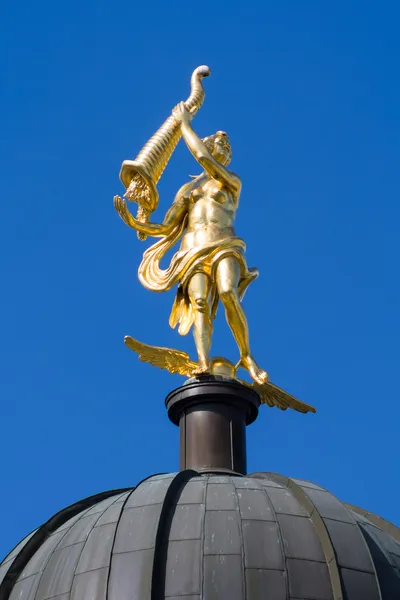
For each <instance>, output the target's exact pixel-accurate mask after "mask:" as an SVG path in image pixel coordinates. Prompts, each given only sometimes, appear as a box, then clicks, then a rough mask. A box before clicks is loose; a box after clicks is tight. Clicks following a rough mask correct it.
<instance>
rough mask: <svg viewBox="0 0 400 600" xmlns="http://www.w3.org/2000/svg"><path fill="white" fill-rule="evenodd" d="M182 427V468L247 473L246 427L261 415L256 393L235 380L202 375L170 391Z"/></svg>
mask: <svg viewBox="0 0 400 600" xmlns="http://www.w3.org/2000/svg"><path fill="white" fill-rule="evenodd" d="M165 404H166V407H167V409H168V416H169V418H170V419H171V421H172V422H173V423H175V425H179V427H180V469H181V471H182V470H184V469H193V470H195V471H201V472H203V473H204V472H221V473H235V474H241V475H245V474H246V426H247V425H249V424H250V423H252V422H253V421H254V420H255V419H256V418H257V415H258V407H259V405H260V400H259V397H258V395H257V393H256V392H255V391H254V390H252V389H250V388H249V387H247V386H245V385H242V384H240V383H238V382H236V381H234V380H230V379H224V378H222V377H216V376H203V377H199V378H198V379H196V380H189V381H188V382H187V383H186V384H184V385H183V386H182V387H180V388H178V389H176V390H174V391H172V392H171V393H170V394H168V396H167V398H166V401H165Z"/></svg>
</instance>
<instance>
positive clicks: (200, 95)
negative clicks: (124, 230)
mask: <svg viewBox="0 0 400 600" xmlns="http://www.w3.org/2000/svg"><path fill="white" fill-rule="evenodd" d="M208 75H210V69H209V68H208V67H206V66H204V65H203V66H201V67H197V69H195V70H194V71H193V74H192V77H191V80H190V85H191V93H190V96H189V98H188V99H187V100H186V102H185V105H186V108H187V109H188V110H190V112H191V113H192V114H196V112H197V111H198V110H199V108H200V107H201V105H202V104H203V102H204V97H205V94H204V88H203V84H202V82H201V80H202V79H203V77H208ZM181 135H182V134H181V127H180V124H178V123H177V122H176V121H175V119H174V117H173V116H172V115H171V116H170V117H168V119H167V120H166V121H165V122H164V124H163V125H162V126H161V127H160V129H159V130H158V131H156V133H155V134H154V135H153V137H151V138H150V140H149V141H148V142H147V144H146V145H145V146H144V147H143V148H142V150H141V151H140V152H139V154H138V155H137V157H136V159H135V160H124V162H123V163H122V167H121V171H120V174H119V177H120V179H121V181H122V183H123V184H124V186H125V187H126V192H125V196H126V198H127V199H128V200H130V201H131V202H137V203H138V212H137V219H138V220H139V221H141V222H142V223H147V221H148V220H149V217H150V215H151V213H152V212H154V211H155V210H156V208H157V205H158V191H157V187H156V184H157V182H158V180H159V179H160V177H161V175H162V173H163V171H164V169H165V167H166V166H167V163H168V161H169V159H170V158H171V154H172V153H173V151H174V150H175V147H176V145H177V143H178V142H179V140H180V138H181ZM138 237H139V239H141V240H144V239H146V236H145V235H144V234H142V233H138Z"/></svg>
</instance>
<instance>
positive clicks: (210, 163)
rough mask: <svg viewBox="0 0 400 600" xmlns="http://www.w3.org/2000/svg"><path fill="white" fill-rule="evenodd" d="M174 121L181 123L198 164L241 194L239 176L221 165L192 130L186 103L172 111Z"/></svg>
mask: <svg viewBox="0 0 400 600" xmlns="http://www.w3.org/2000/svg"><path fill="white" fill-rule="evenodd" d="M172 114H173V115H174V119H175V120H176V121H178V122H180V123H181V131H182V136H183V139H184V140H185V142H186V145H187V147H188V148H189V150H190V152H191V153H192V154H193V156H194V157H195V159H196V160H197V162H198V163H199V164H200V165H201V166H202V167H203V169H204V170H205V171H207V173H208V174H209V175H210V176H211V177H212V178H213V179H217V180H219V181H222V182H223V183H224V184H225V185H227V186H229V187H230V188H232V190H233V191H234V192H236V194H238V193H240V190H241V185H242V184H241V181H240V179H239V177H238V176H237V175H235V174H234V173H231V172H230V171H228V169H226V168H225V167H224V166H223V165H222V164H221V163H219V162H218V161H217V160H216V159H215V158H214V157H213V156H212V154H211V153H210V152H209V151H208V148H207V146H206V145H205V143H204V142H203V141H202V140H201V139H200V138H199V136H198V135H197V133H195V131H194V130H193V129H192V126H191V124H190V121H191V119H192V115H191V114H190V112H189V111H188V110H187V108H186V106H185V104H184V102H181V103H180V104H178V105H177V106H176V107H175V108H174V110H173V111H172Z"/></svg>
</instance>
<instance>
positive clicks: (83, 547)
mask: <svg viewBox="0 0 400 600" xmlns="http://www.w3.org/2000/svg"><path fill="white" fill-rule="evenodd" d="M131 493H132V492H130V493H128V495H127V497H126V498H125V500H124V501H123V502H122V505H123V506H124V505H125V502H126V501H127V500H128V498H129V496H130V495H131ZM116 502H118V499H115V500H114V502H111V504H110V506H107V508H106V509H105V510H104V511H103V512H101V513H100V514H99V516H98V518H97V519H96V520H95V522H94V523H93V526H92V529H91V530H90V531H89V533H88V535H87V538H86V540H85V541H84V544H83V546H82V549H81V551H80V553H79V557H78V560H77V561H76V565H75V568H74V573H73V575H72V580H71V587H70V589H69V593H71V592H72V588H73V586H74V579H75V576H76V575H77V573H76V569H77V568H78V564H79V561H80V559H81V556H82V554H83V551H84V550H85V547H86V544H87V541H88V539H89V537H90V534H91V533H92V531H93V529H94V528H95V527H96V525H97V523H98V522H99V521H100V519H101V517H102V516H103V515H104V513H105V512H106V511H107V510H108V509H109V508H111V506H114V504H115V503H116ZM123 506H122V507H121V513H122V510H123ZM121 513H120V514H121ZM118 519H119V517H118ZM118 519H117V521H116V522H115V531H116V530H117V525H118ZM78 521H80V519H78ZM114 539H115V532H114ZM113 544H114V540H113ZM111 556H112V547H111V550H110V561H109V563H108V570H110V565H111ZM99 568H105V567H99ZM85 572H86V571H83V573H85ZM83 573H82V574H83ZM78 575H80V573H78ZM107 575H108V574H107ZM38 589H39V586H38ZM35 598H36V594H35Z"/></svg>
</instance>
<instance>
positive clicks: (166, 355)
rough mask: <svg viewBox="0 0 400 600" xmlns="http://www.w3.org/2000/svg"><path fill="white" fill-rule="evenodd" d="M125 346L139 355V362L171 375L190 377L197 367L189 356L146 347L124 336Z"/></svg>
mask: <svg viewBox="0 0 400 600" xmlns="http://www.w3.org/2000/svg"><path fill="white" fill-rule="evenodd" d="M124 342H125V344H126V345H127V346H128V348H130V349H131V350H133V352H136V354H138V355H139V360H141V361H142V362H147V363H149V364H150V365H152V366H153V367H158V368H159V369H166V370H167V371H169V372H170V373H172V374H175V373H179V375H186V377H190V376H191V375H193V373H194V371H195V370H196V369H198V367H199V365H198V363H197V362H195V361H194V360H190V358H189V355H188V354H186V352H182V351H181V350H174V349H172V348H162V347H161V346H148V345H147V344H142V342H139V341H138V340H135V339H134V338H132V337H130V336H129V335H127V336H125V339H124Z"/></svg>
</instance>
